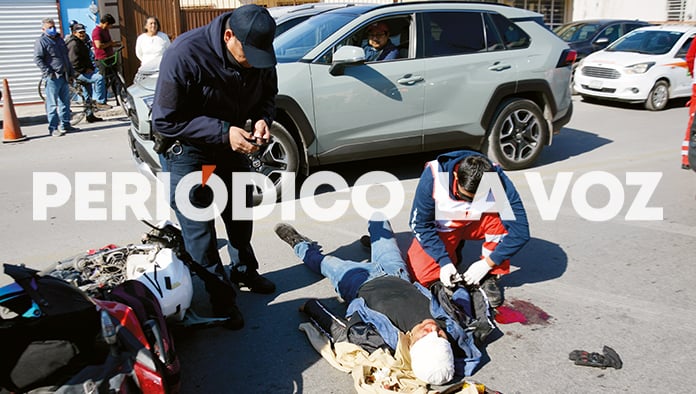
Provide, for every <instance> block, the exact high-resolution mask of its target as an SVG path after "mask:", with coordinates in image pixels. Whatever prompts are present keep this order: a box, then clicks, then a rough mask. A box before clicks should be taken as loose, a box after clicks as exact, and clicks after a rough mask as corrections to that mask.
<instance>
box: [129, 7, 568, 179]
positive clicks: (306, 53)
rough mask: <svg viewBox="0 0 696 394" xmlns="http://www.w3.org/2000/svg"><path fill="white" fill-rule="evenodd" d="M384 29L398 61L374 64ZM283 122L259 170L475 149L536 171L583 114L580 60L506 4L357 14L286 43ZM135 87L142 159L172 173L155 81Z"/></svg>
mask: <svg viewBox="0 0 696 394" xmlns="http://www.w3.org/2000/svg"><path fill="white" fill-rule="evenodd" d="M377 21H381V22H384V23H386V24H387V25H388V26H389V31H390V39H391V41H392V43H393V44H394V45H396V46H397V47H398V48H399V52H400V54H399V57H398V58H397V59H395V60H390V61H381V62H366V61H365V53H364V50H363V46H364V45H366V43H367V27H368V26H369V25H370V24H372V23H375V22H377ZM274 47H275V50H276V57H277V58H278V62H279V64H278V66H277V70H278V88H279V93H278V96H277V98H276V105H277V116H276V121H275V122H274V124H273V126H272V128H271V134H272V135H273V141H272V143H271V144H270V145H269V146H267V147H265V148H264V150H263V151H262V152H260V154H259V156H258V157H257V159H258V160H256V161H255V163H257V164H258V165H257V166H255V167H254V168H255V170H257V171H259V172H261V173H263V174H265V175H267V176H269V177H270V178H271V180H272V181H273V182H274V183H275V184H276V192H279V179H280V174H282V173H283V172H300V173H304V174H307V173H308V171H309V169H310V168H311V167H312V166H316V165H323V164H328V163H336V162H344V161H353V160H361V159H367V158H374V157H383V156H389V155H398V154H405V153H414V152H421V151H430V150H438V149H460V148H465V147H467V148H473V149H478V150H480V151H482V152H485V153H487V154H488V155H489V156H490V157H491V158H492V159H493V160H494V161H497V162H499V163H500V164H501V165H502V166H503V168H505V169H508V170H515V169H523V168H527V167H529V166H531V165H533V163H534V162H535V161H536V159H537V158H538V157H539V155H540V154H541V151H542V149H543V147H544V146H545V145H549V144H551V142H552V136H553V134H554V133H555V132H558V131H559V130H560V128H561V127H562V126H563V125H565V124H566V123H568V121H569V120H570V117H571V114H572V101H571V96H570V75H571V66H572V63H573V61H574V60H575V52H574V51H573V50H571V49H570V48H569V47H568V45H567V44H566V43H565V42H563V41H562V40H561V39H560V38H558V37H557V36H556V35H555V34H553V33H552V32H551V31H549V30H548V29H547V28H546V27H545V26H544V24H543V18H542V15H540V14H537V13H534V12H530V11H527V10H523V9H518V8H513V7H507V6H503V5H497V4H482V3H476V4H474V3H463V2H462V3H457V2H422V3H395V4H388V5H369V6H354V7H346V8H342V9H338V10H333V11H328V12H325V13H322V14H319V15H317V16H315V17H312V18H310V19H309V20H307V21H305V22H304V23H301V24H299V25H297V26H296V27H295V28H293V29H291V30H289V31H287V32H286V33H285V34H282V35H280V36H278V37H277V39H276V41H275V42H274ZM152 79H153V78H146V79H145V80H142V81H140V82H139V83H137V84H136V85H134V86H131V88H130V89H129V92H130V94H131V95H132V96H133V97H134V101H135V104H134V105H135V109H136V111H135V112H136V114H135V116H132V117H131V120H132V121H131V128H130V132H129V136H130V142H131V147H132V151H133V156H134V158H135V159H136V161H138V162H139V165H140V168H141V169H142V170H143V171H145V172H150V173H153V172H154V173H156V172H158V171H160V168H159V162H158V160H157V156H156V155H155V153H154V151H153V149H152V145H153V143H152V141H151V138H152V136H151V129H150V121H149V113H150V106H151V104H152V100H153V95H154V86H155V82H154V81H153V80H152Z"/></svg>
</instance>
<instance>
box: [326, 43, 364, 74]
mask: <svg viewBox="0 0 696 394" xmlns="http://www.w3.org/2000/svg"><path fill="white" fill-rule="evenodd" d="M363 63H365V51H364V50H363V49H362V48H360V47H356V46H352V45H344V46H342V47H340V48H338V50H337V51H336V52H335V53H334V54H333V61H332V62H331V68H329V74H331V75H333V76H337V75H343V70H345V68H346V67H347V66H355V65H358V64H363Z"/></svg>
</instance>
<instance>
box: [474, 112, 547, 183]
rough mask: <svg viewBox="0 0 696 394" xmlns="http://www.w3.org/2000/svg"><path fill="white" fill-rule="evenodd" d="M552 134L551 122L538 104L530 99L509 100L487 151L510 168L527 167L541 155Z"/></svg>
mask: <svg viewBox="0 0 696 394" xmlns="http://www.w3.org/2000/svg"><path fill="white" fill-rule="evenodd" d="M548 133H549V130H548V125H547V123H546V120H545V119H544V116H543V115H542V113H541V110H540V109H539V106H538V105H536V103H534V102H533V101H531V100H526V99H513V100H508V101H505V102H504V103H503V104H501V105H500V107H499V109H498V114H497V116H496V118H495V121H494V122H493V125H492V126H491V128H490V130H489V133H488V141H487V143H486V144H485V148H486V149H485V151H484V152H486V153H487V154H488V157H490V158H491V160H493V161H495V162H498V163H499V164H500V165H501V166H502V167H503V168H504V169H506V170H520V169H523V168H527V167H529V166H531V165H532V163H534V161H536V159H537V158H538V157H539V155H540V154H541V150H542V149H543V146H544V144H545V143H546V141H547V138H548Z"/></svg>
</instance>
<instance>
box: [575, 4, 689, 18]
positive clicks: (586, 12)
mask: <svg viewBox="0 0 696 394" xmlns="http://www.w3.org/2000/svg"><path fill="white" fill-rule="evenodd" d="M668 2H669V0H611V1H606V0H574V1H573V14H572V20H582V19H592V18H622V19H623V18H625V19H642V20H646V21H652V22H664V21H667V20H668V17H667V9H668ZM671 3H672V4H675V2H674V1H672V2H671ZM676 3H679V2H676ZM682 4H683V5H684V10H685V11H684V18H683V19H684V20H685V21H694V20H696V0H685V1H683V2H682Z"/></svg>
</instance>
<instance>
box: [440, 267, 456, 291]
mask: <svg viewBox="0 0 696 394" xmlns="http://www.w3.org/2000/svg"><path fill="white" fill-rule="evenodd" d="M454 275H457V268H456V267H455V266H454V264H452V263H449V264H447V265H445V266H444V267H440V282H442V284H443V285H445V286H447V287H452V286H454V284H452V277H453V276H454Z"/></svg>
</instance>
